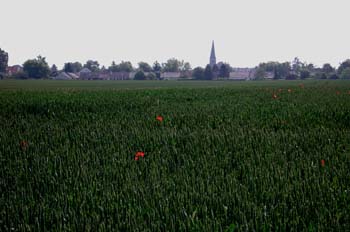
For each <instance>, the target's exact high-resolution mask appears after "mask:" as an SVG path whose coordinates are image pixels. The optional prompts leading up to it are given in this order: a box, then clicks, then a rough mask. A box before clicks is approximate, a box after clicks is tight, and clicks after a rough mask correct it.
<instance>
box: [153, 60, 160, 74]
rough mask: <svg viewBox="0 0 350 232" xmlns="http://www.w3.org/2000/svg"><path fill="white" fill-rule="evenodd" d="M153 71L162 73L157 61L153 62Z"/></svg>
mask: <svg viewBox="0 0 350 232" xmlns="http://www.w3.org/2000/svg"><path fill="white" fill-rule="evenodd" d="M153 71H155V72H160V71H162V66H161V65H160V64H159V63H158V61H155V62H154V64H153Z"/></svg>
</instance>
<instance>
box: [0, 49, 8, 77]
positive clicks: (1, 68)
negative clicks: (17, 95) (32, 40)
mask: <svg viewBox="0 0 350 232" xmlns="http://www.w3.org/2000/svg"><path fill="white" fill-rule="evenodd" d="M8 61H9V56H8V54H7V52H5V51H4V50H2V49H1V48H0V76H2V75H5V74H6V72H7V65H8Z"/></svg>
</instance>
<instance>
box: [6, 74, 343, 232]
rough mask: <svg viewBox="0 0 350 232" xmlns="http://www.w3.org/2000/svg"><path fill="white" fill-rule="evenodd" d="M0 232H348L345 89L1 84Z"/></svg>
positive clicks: (318, 85) (324, 84)
mask: <svg viewBox="0 0 350 232" xmlns="http://www.w3.org/2000/svg"><path fill="white" fill-rule="evenodd" d="M0 123H1V124H0V231H350V82H349V81H303V82H302V81H265V82H227V81H213V82H196V81H141V82H138V81H105V82H99V81H71V82H69V81H49V80H48V81H0Z"/></svg>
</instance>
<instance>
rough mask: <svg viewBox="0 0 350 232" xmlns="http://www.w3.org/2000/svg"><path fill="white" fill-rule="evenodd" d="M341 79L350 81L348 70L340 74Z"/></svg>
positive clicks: (349, 70)
mask: <svg viewBox="0 0 350 232" xmlns="http://www.w3.org/2000/svg"><path fill="white" fill-rule="evenodd" d="M340 78H341V79H350V68H346V69H344V70H343V71H342V73H341V74H340Z"/></svg>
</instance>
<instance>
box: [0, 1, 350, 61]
mask: <svg viewBox="0 0 350 232" xmlns="http://www.w3.org/2000/svg"><path fill="white" fill-rule="evenodd" d="M212 40H215V46H216V56H217V60H218V61H224V62H228V63H230V64H231V66H233V67H253V66H256V65H258V64H259V63H260V62H266V61H291V60H292V59H293V58H294V57H296V56H297V57H299V58H300V59H301V60H302V61H307V62H308V63H314V64H316V65H318V66H321V65H322V64H323V63H326V62H329V63H331V64H332V65H336V66H337V65H338V64H339V63H340V62H341V61H343V60H345V59H347V58H350V1H349V0H215V1H209V0H208V1H205V0H176V1H175V0H147V1H146V0H0V48H2V49H3V50H6V51H7V52H8V53H9V63H10V64H11V65H13V64H23V62H24V61H25V60H26V59H30V58H34V57H36V56H37V55H42V56H45V57H46V59H47V61H48V62H49V64H50V65H51V64H54V63H55V64H56V65H57V66H58V67H59V68H61V67H62V65H63V63H64V62H68V61H80V62H82V63H83V62H85V61H86V60H88V59H94V60H98V61H99V62H100V64H101V65H105V66H109V65H110V63H111V62H112V61H113V60H114V61H116V62H117V63H119V62H120V61H121V60H127V61H131V62H132V63H133V65H134V66H136V65H137V63H138V62H139V61H146V62H149V63H153V62H154V61H155V60H158V61H159V62H165V61H166V60H167V59H168V58H171V57H175V58H178V59H181V60H182V59H183V60H185V61H189V62H190V63H191V64H192V67H195V66H198V65H200V66H204V65H206V64H207V63H208V62H209V54H210V47H211V41H212Z"/></svg>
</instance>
